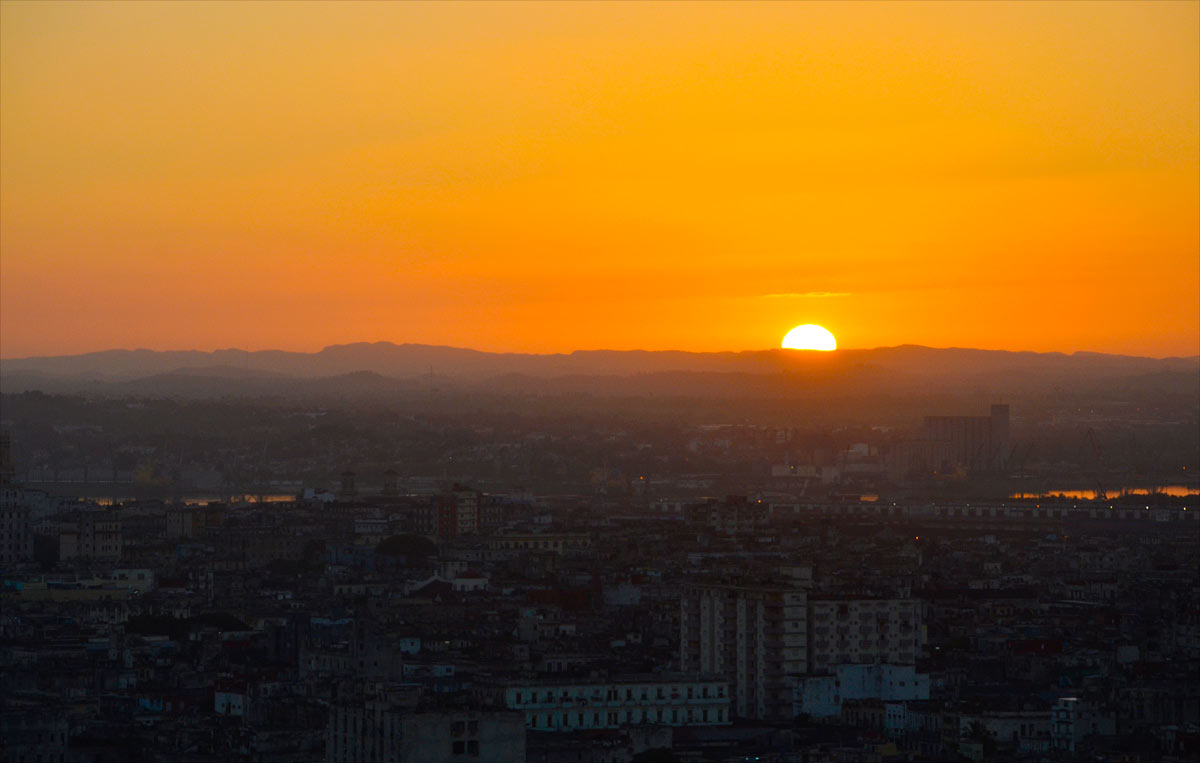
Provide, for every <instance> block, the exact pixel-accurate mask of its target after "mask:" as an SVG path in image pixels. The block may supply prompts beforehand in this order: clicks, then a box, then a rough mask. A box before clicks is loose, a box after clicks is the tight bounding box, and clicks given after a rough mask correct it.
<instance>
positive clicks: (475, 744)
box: [467, 739, 479, 756]
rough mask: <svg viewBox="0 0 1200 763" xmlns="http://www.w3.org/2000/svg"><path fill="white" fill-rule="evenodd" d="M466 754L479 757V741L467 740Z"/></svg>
mask: <svg viewBox="0 0 1200 763" xmlns="http://www.w3.org/2000/svg"><path fill="white" fill-rule="evenodd" d="M467 754H468V755H475V756H478V755H479V740H478V739H468V740H467Z"/></svg>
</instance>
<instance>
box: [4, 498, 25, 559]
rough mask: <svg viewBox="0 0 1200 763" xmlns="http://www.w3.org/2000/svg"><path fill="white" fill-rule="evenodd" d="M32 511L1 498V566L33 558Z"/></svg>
mask: <svg viewBox="0 0 1200 763" xmlns="http://www.w3.org/2000/svg"><path fill="white" fill-rule="evenodd" d="M31 515H32V511H31V509H30V508H29V507H28V506H22V505H18V504H16V503H10V502H8V501H4V500H3V499H0V567H8V566H10V565H13V564H20V563H22V562H28V561H31V560H32V559H33V529H32V528H31V527H30V519H31Z"/></svg>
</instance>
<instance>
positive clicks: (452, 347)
mask: <svg viewBox="0 0 1200 763" xmlns="http://www.w3.org/2000/svg"><path fill="white" fill-rule="evenodd" d="M356 345H366V346H376V345H388V346H391V347H426V348H431V349H446V350H461V351H464V352H476V353H480V354H483V355H524V356H530V357H552V356H556V355H558V356H564V357H566V356H570V355H575V354H578V353H589V352H609V353H664V354H666V353H675V354H685V355H740V354H745V353H756V352H784V351H787V352H806V353H819V354H822V355H826V354H828V355H836V354H838V353H841V352H872V351H876V350H898V349H903V348H914V349H923V350H964V351H972V352H1005V353H1011V354H1033V355H1064V356H1073V355H1079V354H1085V355H1108V356H1112V357H1123V358H1145V359H1149V360H1190V359H1193V358H1200V353H1197V354H1194V355H1132V354H1129V353H1122V352H1105V351H1101V350H1080V349H1077V350H1027V349H1026V350H1010V349H1000V348H991V347H966V346H961V345H949V346H945V347H935V346H932V345H924V344H918V343H915V342H905V343H903V344H896V345H879V346H876V347H840V346H839V347H837V348H835V349H833V350H795V349H788V348H784V347H764V348H757V349H742V350H680V349H659V350H648V349H642V348H633V349H613V348H607V347H597V348H579V349H574V350H569V351H562V352H521V351H514V350H481V349H477V348H474V347H460V346H457V345H450V344H430V343H425V342H394V341H392V340H388V339H381V340H375V341H365V340H364V341H356V342H342V343H336V344H329V345H325V346H324V347H321V348H320V349H317V350H284V349H280V348H277V347H269V348H263V349H256V350H247V349H243V348H241V347H218V348H214V349H211V350H204V349H199V348H187V349H165V350H164V349H152V348H149V347H135V348H132V349H131V348H127V347H109V348H105V349H101V350H87V351H83V352H74V353H64V354H59V355H20V356H5V355H0V362H6V361H21V360H52V359H58V358H78V357H84V356H87V355H102V354H105V353H138V352H147V353H159V354H167V353H200V354H206V355H215V354H217V353H241V354H245V355H255V354H259V353H287V354H293V355H319V354H320V353H322V352H325V351H327V350H331V349H336V348H342V347H353V346H356Z"/></svg>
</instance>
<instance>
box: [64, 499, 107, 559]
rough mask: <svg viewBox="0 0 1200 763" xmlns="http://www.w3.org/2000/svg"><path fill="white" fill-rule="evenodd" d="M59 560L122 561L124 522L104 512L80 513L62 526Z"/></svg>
mask: <svg viewBox="0 0 1200 763" xmlns="http://www.w3.org/2000/svg"><path fill="white" fill-rule="evenodd" d="M58 558H59V559H61V560H63V561H70V560H72V559H86V560H91V561H116V560H118V559H120V558H121V520H120V519H118V518H116V517H114V516H112V515H111V514H110V513H108V512H105V511H81V512H79V513H78V514H75V515H74V516H73V517H69V518H68V519H67V520H66V521H64V522H61V523H60V524H59V530H58Z"/></svg>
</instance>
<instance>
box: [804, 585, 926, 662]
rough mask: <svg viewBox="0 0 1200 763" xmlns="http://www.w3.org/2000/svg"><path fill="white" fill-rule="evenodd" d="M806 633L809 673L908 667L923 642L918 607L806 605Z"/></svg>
mask: <svg viewBox="0 0 1200 763" xmlns="http://www.w3.org/2000/svg"><path fill="white" fill-rule="evenodd" d="M808 633H809V640H808V666H807V672H808V673H817V674H820V673H831V672H833V670H834V669H835V667H836V666H838V665H848V664H853V663H865V662H884V663H888V664H892V665H912V664H913V663H915V662H916V659H917V656H918V655H919V654H920V650H921V645H922V641H923V638H922V635H921V602H920V601H919V600H917V599H810V600H809V602H808ZM797 672H800V671H797Z"/></svg>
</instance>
